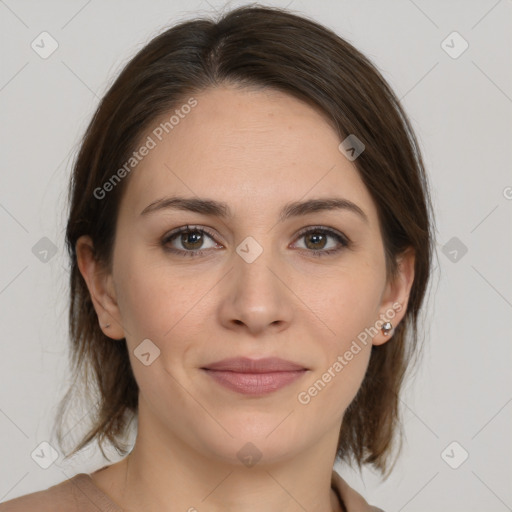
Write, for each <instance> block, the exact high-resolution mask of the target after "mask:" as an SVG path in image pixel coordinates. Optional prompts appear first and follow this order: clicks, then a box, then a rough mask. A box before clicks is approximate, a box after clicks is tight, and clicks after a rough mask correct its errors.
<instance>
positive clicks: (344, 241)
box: [161, 224, 352, 256]
mask: <svg viewBox="0 0 512 512" xmlns="http://www.w3.org/2000/svg"><path fill="white" fill-rule="evenodd" d="M187 231H199V232H203V233H205V234H206V235H207V236H208V237H210V238H211V239H212V241H213V242H215V244H217V245H221V246H222V244H221V243H219V242H217V240H216V237H217V235H216V234H214V233H213V232H212V231H211V230H210V228H208V227H206V226H200V225H189V224H187V225H185V226H181V227H179V228H176V229H173V230H172V231H170V232H168V233H166V234H165V235H164V237H163V238H162V242H161V243H162V245H163V246H164V247H166V246H167V244H168V243H169V242H170V241H171V239H173V238H174V237H175V236H177V235H179V234H181V233H186V232H187ZM310 232H322V233H325V234H327V235H328V236H331V237H333V238H335V239H336V240H337V242H338V244H340V246H341V247H337V248H335V249H318V250H312V249H311V250H308V249H298V250H299V251H301V252H305V253H307V254H309V255H313V256H329V255H331V254H336V253H339V252H341V251H342V250H343V249H347V248H349V247H351V246H352V241H351V240H350V239H349V238H348V237H347V236H346V235H345V234H344V233H342V232H341V231H338V230H337V229H334V228H331V227H328V226H322V225H312V226H305V227H304V228H302V229H301V230H300V231H299V232H298V233H297V234H296V235H295V238H294V240H295V241H297V240H298V239H300V238H301V237H303V236H304V235H307V234H309V233H310ZM294 243H295V242H294ZM166 250H168V251H170V252H173V253H176V254H179V255H182V256H184V255H187V256H196V255H202V254H204V253H205V252H206V253H207V252H209V251H210V249H196V250H193V251H184V250H182V249H175V248H167V249H166Z"/></svg>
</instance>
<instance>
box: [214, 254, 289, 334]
mask: <svg viewBox="0 0 512 512" xmlns="http://www.w3.org/2000/svg"><path fill="white" fill-rule="evenodd" d="M233 259H234V261H233V265H234V268H233V269H232V270H231V272H229V277H228V279H229V281H228V282H229V285H228V286H227V287H226V289H225V291H224V295H223V298H222V300H221V303H220V307H219V315H220V319H221V323H222V325H223V326H224V327H226V328H228V329H231V330H237V331H239V332H243V331H245V332H246V333H250V334H251V335H259V334H261V333H263V332H265V331H268V330H269V329H270V330H272V331H273V332H274V333H277V332H280V331H282V330H284V329H286V328H287V327H288V326H289V325H290V323H291V321H292V318H293V314H294V306H293V302H294V301H293V297H294V296H293V293H292V292H291V291H290V284H289V283H287V281H289V280H290V277H289V275H288V274H287V272H286V271H285V269H284V268H283V266H282V265H279V262H278V261H277V260H276V258H274V257H273V256H272V253H271V251H270V250H264V251H263V252H262V253H261V254H260V255H259V256H258V257H257V258H256V259H255V260H254V261H252V262H249V261H250V260H245V259H244V258H243V257H241V256H239V255H238V254H236V255H234V258H233ZM291 288H293V287H291Z"/></svg>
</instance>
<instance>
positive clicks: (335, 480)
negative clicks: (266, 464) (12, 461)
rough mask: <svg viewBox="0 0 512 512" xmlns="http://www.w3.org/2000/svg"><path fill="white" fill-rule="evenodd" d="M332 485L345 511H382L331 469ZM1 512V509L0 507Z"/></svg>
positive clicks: (382, 511)
mask: <svg viewBox="0 0 512 512" xmlns="http://www.w3.org/2000/svg"><path fill="white" fill-rule="evenodd" d="M331 482H332V487H333V488H334V489H335V490H336V491H337V492H338V495H339V496H340V497H341V499H342V501H343V505H344V507H345V509H346V511H347V512H384V510H382V509H381V508H378V507H374V506H372V505H370V504H369V503H368V502H367V501H366V500H365V499H364V498H363V497H362V496H361V495H360V494H359V493H358V492H357V491H356V490H355V489H353V488H352V487H350V486H349V485H348V483H347V482H346V481H345V480H344V479H343V478H342V477H341V476H340V475H339V474H338V473H336V471H334V470H333V472H332V480H331ZM0 512H1V509H0Z"/></svg>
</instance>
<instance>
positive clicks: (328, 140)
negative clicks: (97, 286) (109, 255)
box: [122, 87, 376, 220]
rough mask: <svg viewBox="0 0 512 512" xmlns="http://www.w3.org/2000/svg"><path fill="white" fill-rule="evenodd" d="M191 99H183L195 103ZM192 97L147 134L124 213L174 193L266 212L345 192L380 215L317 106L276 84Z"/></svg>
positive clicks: (369, 211)
mask: <svg viewBox="0 0 512 512" xmlns="http://www.w3.org/2000/svg"><path fill="white" fill-rule="evenodd" d="M188 99H189V98H185V99H184V101H183V105H187V104H194V103H187V100H188ZM193 99H194V100H195V102H196V103H195V106H193V107H191V108H184V107H183V108H180V105H177V106H176V107H175V108H174V109H173V110H172V111H171V112H168V113H166V114H165V115H163V116H161V117H159V118H158V119H157V120H155V121H154V122H153V123H152V125H151V127H150V128H149V129H148V130H147V131H146V133H144V134H143V136H142V137H141V139H140V141H141V144H144V143H145V142H147V141H150V143H149V144H147V145H148V147H149V146H152V148H151V149H150V150H149V151H147V154H146V155H145V156H144V157H142V158H141V160H140V162H139V163H138V164H137V166H136V167H135V168H134V169H133V170H132V171H131V173H130V176H129V180H128V183H127V188H126V191H125V194H124V197H123V201H122V210H124V211H125V213H128V214H129V215H133V216H136V215H138V214H139V213H140V212H141V211H142V210H143V209H144V207H145V206H147V205H148V204H149V203H151V202H152V201H155V200H157V199H159V198H161V197H164V196H172V195H186V196H194V195H195V196H199V197H208V198H211V199H214V200H215V199H216V200H219V201H224V202H228V203H229V204H230V205H231V208H232V209H233V210H234V211H235V212H236V213H240V214H244V213H247V214H249V213H250V211H252V212H253V213H259V214H260V215H263V214H264V212H271V211H274V210H277V209H279V208H280V207H281V206H282V204H283V203H286V202H289V201H297V200H299V199H301V198H304V199H307V198H310V197H315V198H317V197H322V196H333V195H339V196H340V197H343V198H346V199H349V200H351V201H353V202H356V203H358V204H359V205H360V206H361V207H362V208H364V210H365V211H366V213H367V215H368V216H369V217H370V219H371V220H372V218H375V216H376V210H375V208H374V205H373V202H372V199H371V197H370V195H369V193H368V191H367V190H366V187H365V185H364V183H363V182H362V181H361V179H360V177H359V174H358V172H357V170H356V168H355V166H354V165H353V163H352V162H350V161H349V160H347V158H346V157H345V156H344V155H343V154H342V153H341V152H340V151H339V149H338V146H339V143H340V139H339V136H338V135H337V133H336V132H335V131H334V130H333V128H332V127H331V125H330V124H329V122H328V121H327V120H326V119H325V118H324V116H323V115H321V114H320V113H319V112H318V111H317V110H316V109H314V108H313V107H311V106H309V105H308V104H306V103H304V102H302V101H300V100H299V99H296V98H294V97H293V96H290V95H287V94H285V93H282V92H279V91H276V90H256V91H255V90H248V89H235V88H231V87H220V88H215V89H208V90H206V91H203V92H201V93H200V94H195V95H194V96H193ZM176 111H178V112H176ZM137 147H139V146H137Z"/></svg>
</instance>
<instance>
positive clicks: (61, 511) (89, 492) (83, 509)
mask: <svg viewBox="0 0 512 512" xmlns="http://www.w3.org/2000/svg"><path fill="white" fill-rule="evenodd" d="M97 501H98V496H97V493H96V491H95V488H94V485H92V486H91V481H90V477H89V475H87V474H85V473H80V474H78V475H75V476H74V477H72V478H68V479H67V480H64V481H63V482H60V483H59V484H56V485H54V486H52V487H49V488H48V489H46V490H42V491H37V492H33V493H30V494H25V495H24V496H20V497H18V498H14V499H11V500H9V501H4V502H3V503H0V512H89V511H94V512H98V510H104V509H103V508H101V504H100V503H97ZM98 505H100V506H98Z"/></svg>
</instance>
